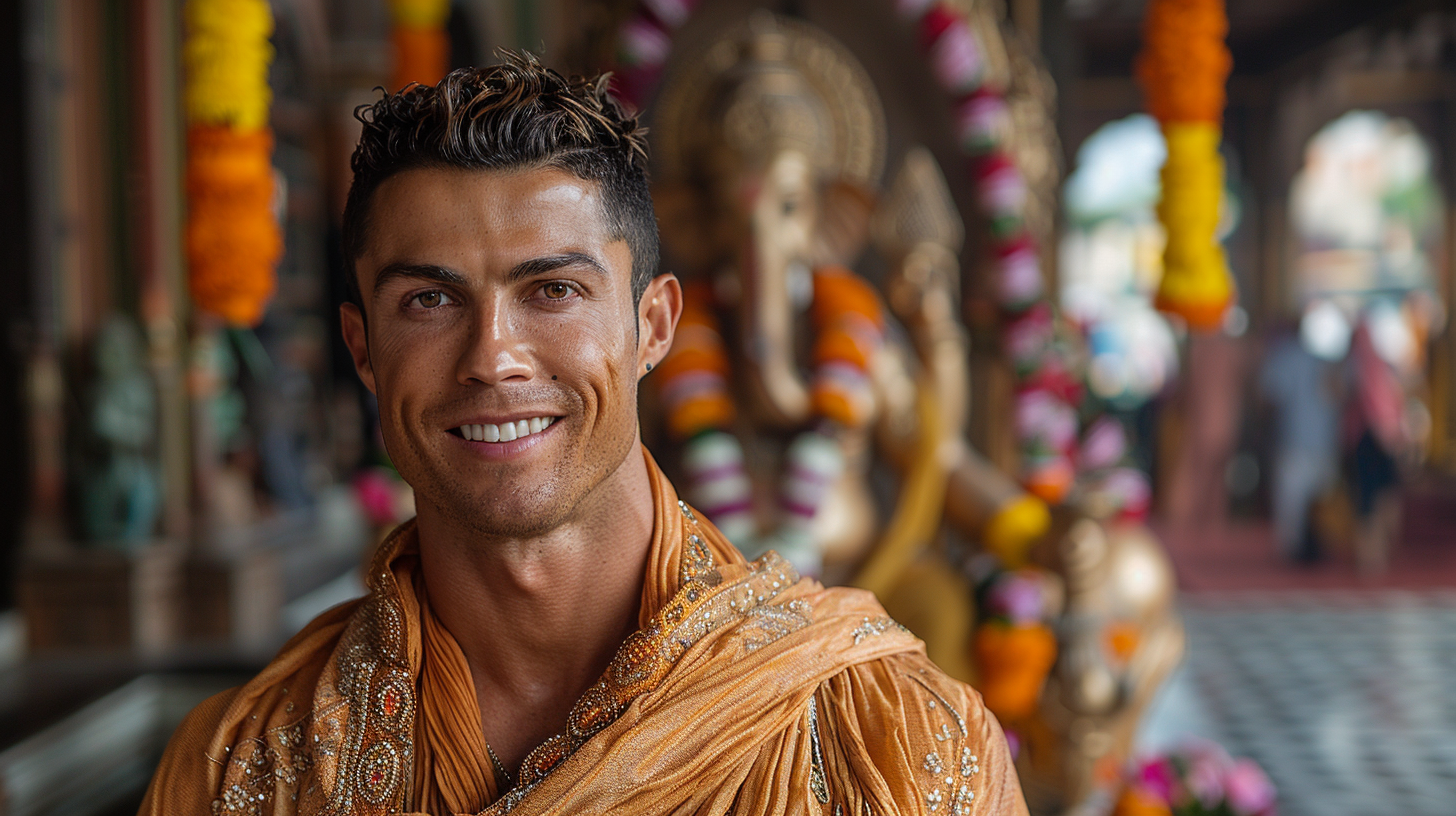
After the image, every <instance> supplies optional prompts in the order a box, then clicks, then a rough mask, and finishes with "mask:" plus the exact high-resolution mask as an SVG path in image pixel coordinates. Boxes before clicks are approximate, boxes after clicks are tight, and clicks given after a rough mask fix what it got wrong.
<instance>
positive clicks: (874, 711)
mask: <svg viewBox="0 0 1456 816" xmlns="http://www.w3.org/2000/svg"><path fill="white" fill-rule="evenodd" d="M818 697H819V699H820V700H822V701H823V707H824V709H826V710H825V711H823V712H820V716H821V717H825V718H826V719H828V720H829V721H830V724H829V729H828V730H831V731H832V732H833V735H834V736H835V737H836V738H837V739H836V740H835V742H836V743H837V745H838V750H841V751H847V752H850V753H856V752H862V756H863V759H864V760H866V761H867V765H868V766H869V767H873V768H874V769H875V774H876V776H877V777H878V781H877V782H876V783H875V784H874V785H873V787H876V788H879V789H881V790H883V791H885V793H886V795H888V796H889V797H890V798H891V799H892V800H893V801H895V802H897V803H899V804H901V805H907V804H908V803H910V802H912V801H914V802H917V803H921V804H923V806H924V807H925V808H928V809H930V810H937V809H941V808H940V806H941V805H942V804H943V805H944V806H945V807H944V810H946V811H947V812H950V813H969V812H971V808H972V806H973V803H974V804H975V806H977V807H976V811H977V812H982V813H995V814H1001V813H1007V814H1013V813H1024V812H1025V810H1024V808H1025V804H1024V800H1023V799H1022V796H1021V791H1020V785H1019V784H1018V782H1017V779H1016V774H1015V771H1014V769H1013V767H1012V757H1011V752H1010V749H1009V746H1008V744H1007V741H1006V736H1005V734H1004V732H1003V731H1002V730H1001V726H1000V724H999V723H998V722H997V721H996V718H995V716H994V715H992V714H991V712H990V711H989V710H988V709H987V708H986V706H985V703H983V702H982V700H981V695H980V694H979V693H978V692H977V691H976V690H975V689H973V688H971V686H969V685H967V684H966V683H963V682H961V681H959V680H956V679H955V678H953V677H950V676H949V675H947V674H946V673H945V672H943V671H941V670H940V669H939V668H938V667H936V665H935V664H934V663H932V662H931V661H930V659H929V658H928V657H926V656H925V653H924V652H923V651H919V650H917V651H907V652H900V653H897V654H893V655H889V656H886V657H881V658H877V659H875V660H871V661H867V662H864V663H858V664H855V665H853V666H851V667H849V668H847V669H845V670H844V671H843V672H841V673H840V674H838V675H837V676H835V677H833V678H831V679H830V680H829V681H828V682H827V683H825V684H824V686H823V687H822V688H821V690H820V694H819V695H818ZM849 764H850V766H856V765H858V763H855V762H853V761H850V763H849ZM861 767H864V766H861Z"/></svg>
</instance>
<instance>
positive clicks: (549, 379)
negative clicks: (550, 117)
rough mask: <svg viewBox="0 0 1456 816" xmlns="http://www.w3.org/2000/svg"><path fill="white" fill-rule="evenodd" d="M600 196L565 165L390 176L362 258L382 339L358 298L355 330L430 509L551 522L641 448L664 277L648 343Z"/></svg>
mask: <svg viewBox="0 0 1456 816" xmlns="http://www.w3.org/2000/svg"><path fill="white" fill-rule="evenodd" d="M600 196H601V191H600V189H599V188H598V186H597V185H596V184H595V183H593V182H590V181H584V180H582V179H579V178H577V177H576V176H574V175H572V174H570V173H568V172H565V171H562V170H556V169H536V170H520V171H476V170H461V169H453V168H451V169H416V170H409V171H405V172H402V173H400V174H398V175H395V176H392V177H391V178H389V179H388V180H386V181H385V182H384V183H383V184H381V185H380V186H379V188H378V189H377V190H376V191H375V194H374V198H373V201H372V204H371V210H370V214H369V225H368V240H367V245H366V246H365V248H364V253H363V255H362V256H361V257H360V258H359V259H358V261H357V264H356V270H357V274H358V276H359V287H360V291H361V293H362V299H363V303H364V310H365V312H366V313H367V317H368V332H367V338H366V337H365V332H364V327H363V320H362V318H361V316H360V315H359V313H358V310H357V309H355V308H354V307H352V306H347V305H346V306H345V307H344V308H343V318H344V333H345V340H346V342H348V344H349V346H350V349H351V351H353V354H354V359H355V363H356V366H357V367H358V370H359V374H360V377H361V378H362V379H363V380H364V383H365V385H366V386H367V387H368V388H369V389H370V390H371V391H373V392H374V394H375V395H376V396H377V397H378V398H379V412H380V424H381V426H382V430H383V434H384V442H385V446H386V447H387V448H388V450H389V454H390V457H391V459H392V460H393V462H394V464H395V466H396V467H397V468H398V469H399V472H400V475H401V476H403V477H404V479H405V481H406V482H408V483H409V484H410V485H411V486H412V487H414V489H415V494H416V500H417V502H419V503H420V504H421V509H422V511H423V510H424V509H425V507H426V506H429V507H430V508H433V509H435V510H437V511H438V512H439V513H441V514H442V515H445V516H448V517H451V518H454V519H456V520H458V521H461V522H463V523H465V524H466V525H468V526H471V527H474V528H475V529H478V530H480V531H481V532H484V533H488V534H493V535H511V536H528V535H534V534H540V533H542V532H545V531H548V530H550V529H551V528H553V527H555V526H556V525H558V524H560V523H562V522H563V521H565V520H566V519H568V518H569V517H570V516H571V514H572V512H573V511H574V510H575V509H576V508H577V507H578V506H579V505H580V504H581V502H582V501H583V500H584V499H586V498H587V497H588V496H589V495H591V493H592V491H593V489H594V488H596V487H597V486H598V485H600V484H601V483H602V482H603V481H604V480H606V479H607V478H608V477H609V476H610V475H611V474H613V473H614V472H616V470H617V469H618V467H619V466H620V465H621V464H622V463H623V461H624V460H625V459H626V457H627V456H629V455H632V454H634V448H635V447H636V445H637V378H638V376H639V375H640V374H641V373H642V371H643V370H644V368H645V364H646V363H649V362H656V361H657V360H658V359H660V357H661V356H662V354H663V353H665V352H666V347H665V346H664V347H662V348H661V349H660V351H659V350H658V349H657V348H656V345H661V343H660V342H658V340H659V339H660V338H657V335H659V334H660V333H661V332H660V331H654V328H653V324H652V322H651V319H650V318H649V317H648V316H647V314H648V313H649V312H650V311H651V308H652V304H658V303H659V302H660V299H661V297H660V296H662V295H663V292H662V291H661V289H662V286H663V282H664V279H661V278H660V279H658V281H655V282H654V284H653V287H652V288H651V289H650V290H649V293H648V295H647V296H645V297H644V301H648V299H649V298H650V299H651V301H650V304H649V303H647V302H644V308H643V311H644V316H643V317H642V320H643V321H644V323H643V327H644V328H645V329H646V335H647V336H646V337H643V338H641V339H640V340H639V330H638V321H639V315H638V312H637V310H636V309H634V308H633V303H632V290H631V269H632V258H631V254H630V252H629V251H628V248H627V243H626V241H625V240H621V239H615V240H614V239H613V238H612V236H611V231H610V230H609V228H608V225H607V223H606V219H605V217H604V214H603V209H602V201H601V198H600ZM675 293H676V282H675V281H672V282H671V292H668V293H667V296H668V297H669V299H672V298H675V297H676V294H675ZM673 302H674V303H675V302H676V301H675V300H674V301H673ZM672 318H673V319H672V320H671V321H669V322H670V323H675V318H676V313H675V311H674V313H673V315H672ZM654 338H657V339H654ZM666 342H667V343H668V344H670V343H671V326H670V325H669V326H668V328H667V338H666Z"/></svg>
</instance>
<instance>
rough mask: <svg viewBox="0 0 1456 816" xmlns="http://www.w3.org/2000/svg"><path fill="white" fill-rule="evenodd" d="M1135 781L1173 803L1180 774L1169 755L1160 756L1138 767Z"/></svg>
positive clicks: (1148, 790) (1136, 783)
mask: <svg viewBox="0 0 1456 816" xmlns="http://www.w3.org/2000/svg"><path fill="white" fill-rule="evenodd" d="M1133 783H1134V784H1135V785H1137V786H1138V787H1140V788H1142V789H1143V790H1145V791H1147V792H1148V793H1151V794H1154V795H1156V796H1157V797H1158V798H1160V799H1162V800H1163V801H1164V802H1166V803H1168V804H1170V805H1171V804H1172V803H1173V791H1174V790H1175V789H1176V788H1177V786H1178V775H1177V772H1176V771H1174V770H1173V765H1172V763H1170V762H1169V761H1168V759H1167V757H1158V758H1157V759H1150V760H1148V761H1146V762H1144V763H1143V764H1142V765H1141V766H1140V767H1139V768H1138V770H1137V774H1136V776H1135V777H1134V779H1133Z"/></svg>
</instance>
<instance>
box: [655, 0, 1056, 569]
mask: <svg viewBox="0 0 1456 816" xmlns="http://www.w3.org/2000/svg"><path fill="white" fill-rule="evenodd" d="M652 133H653V135H654V138H655V139H656V144H655V154H656V157H657V161H658V167H657V168H656V170H655V174H656V177H657V179H658V183H657V186H656V189H655V191H654V195H655V198H656V202H657V207H658V217H659V220H660V222H661V224H662V230H663V239H664V244H665V246H666V248H667V250H668V253H669V257H670V258H671V259H672V260H673V261H674V262H675V264H677V265H678V267H679V270H680V271H681V273H682V277H683V279H684V281H685V287H684V289H685V305H684V311H683V317H682V321H681V323H680V324H679V328H678V334H677V340H676V343H675V345H674V347H673V349H672V352H671V353H670V354H669V355H668V357H667V358H666V359H665V360H664V361H663V363H662V365H661V367H660V369H659V371H658V373H657V375H656V378H657V381H658V385H659V393H660V397H661V409H662V411H663V413H664V414H665V417H664V418H665V423H666V426H667V428H668V431H669V434H670V436H671V437H672V441H673V443H674V446H675V449H676V451H677V452H678V453H679V456H678V457H677V458H678V462H677V464H678V466H679V475H680V476H681V477H683V479H682V481H683V482H684V483H685V484H686V485H687V488H686V489H687V492H688V495H689V496H690V497H691V498H692V499H693V501H694V502H695V503H696V504H697V505H698V506H699V507H700V508H701V509H702V510H703V511H704V512H705V513H707V514H708V515H709V516H710V517H711V518H712V519H713V520H714V521H715V522H716V523H717V524H718V526H719V527H720V528H721V529H722V530H723V532H724V533H725V535H727V536H728V537H729V538H730V539H731V540H732V541H733V542H734V543H735V544H737V545H738V546H739V547H740V548H742V549H743V550H745V552H748V553H749V554H757V553H759V552H762V551H764V550H767V549H774V550H777V551H778V552H779V553H780V554H781V555H783V556H784V557H786V558H788V559H789V560H790V561H792V562H793V563H795V565H796V566H798V567H799V568H800V569H801V570H802V571H804V572H806V573H809V574H815V575H823V576H824V577H826V578H827V579H830V580H834V581H837V582H845V581H849V580H851V579H853V578H854V577H855V576H856V574H857V573H859V572H862V571H863V570H864V569H866V568H873V567H874V566H875V563H874V562H875V557H876V556H878V555H879V554H880V552H879V551H880V550H881V549H882V548H880V547H878V546H876V545H877V543H878V542H881V541H882V539H883V538H884V536H885V535H886V534H887V532H889V531H893V529H895V524H896V522H898V524H899V529H901V530H905V531H906V532H905V533H901V535H900V538H902V539H906V540H912V539H917V537H918V538H919V539H929V538H930V537H933V536H934V535H935V533H936V531H937V528H938V525H939V523H940V520H941V518H942V515H943V510H944V509H945V508H947V507H952V506H953V507H954V508H955V512H954V513H953V517H954V519H955V520H956V521H957V522H958V523H959V524H960V526H961V528H962V530H963V532H964V533H965V535H966V536H967V537H968V538H973V539H975V540H978V541H984V540H986V539H987V538H988V536H989V537H990V538H991V539H994V540H995V542H996V546H999V547H1000V548H1002V549H1004V550H1007V551H1024V550H1025V548H1026V547H1028V546H1029V545H1030V544H1031V542H1032V541H1033V540H1035V539H1036V538H1037V537H1038V536H1039V535H1040V534H1041V533H1042V532H1043V530H1044V528H1045V524H1046V519H1047V516H1046V512H1045V508H1044V506H1042V505H1041V504H1040V503H1039V502H1037V501H1036V500H1035V499H1031V498H1029V497H1027V496H1025V495H1024V494H1023V493H1022V492H1021V491H1020V490H1019V489H1018V488H1017V487H1016V486H1015V485H1014V484H1013V483H1012V482H1011V481H1010V480H1008V479H1006V478H1005V477H1004V476H1002V475H1001V474H1000V473H999V472H997V471H995V470H994V469H992V468H990V467H988V466H986V465H985V464H984V462H983V461H982V460H981V459H980V458H979V457H978V456H976V454H975V452H974V451H972V450H971V448H970V447H969V446H968V445H966V444H965V443H964V441H963V434H962V433H961V430H962V428H961V426H962V425H963V424H964V419H965V414H966V403H967V396H966V395H967V392H968V387H967V374H966V368H965V352H966V348H965V339H964V332H963V330H962V329H961V327H960V324H959V322H958V318H957V316H956V315H957V308H956V303H957V302H958V296H957V293H956V284H957V282H958V279H959V264H958V262H957V257H956V254H957V252H958V250H959V248H960V242H961V226H960V223H959V220H958V219H957V218H956V217H955V212H954V208H953V206H952V205H951V204H950V201H949V194H948V192H947V191H946V190H945V183H944V180H943V179H941V178H940V177H939V175H938V172H939V171H938V170H937V169H935V168H934V163H933V161H930V159H929V157H928V154H924V153H923V152H921V153H917V154H914V155H915V156H917V157H919V158H918V159H917V160H916V161H912V162H907V168H918V169H910V170H907V171H902V174H901V175H902V176H904V177H906V178H907V179H910V180H909V181H908V182H907V184H906V185H899V186H901V187H905V188H906V190H905V192H904V194H903V195H901V196H900V197H899V201H898V202H897V204H898V206H889V207H887V206H886V205H887V203H888V202H884V201H879V200H878V197H877V195H876V190H875V185H876V184H877V182H878V180H879V175H880V173H881V171H882V165H883V163H884V152H885V125H884V120H883V114H882V112H881V109H880V105H879V101H878V99H877V98H876V96H875V92H874V88H873V85H872V84H871V83H870V81H869V78H868V77H867V76H866V75H865V74H864V71H863V69H862V68H861V67H860V66H859V65H858V63H856V62H855V61H854V59H853V58H852V57H851V56H850V55H849V54H848V53H847V52H846V51H845V50H844V49H843V48H842V47H841V46H840V45H839V44H838V43H836V42H834V41H833V40H831V39H830V38H829V37H827V36H826V35H824V34H823V33H821V32H820V31H818V30H817V29H815V28H812V27H810V26H808V25H806V24H803V23H800V22H796V21H791V20H785V19H781V18H777V17H774V16H772V15H768V14H760V15H758V16H755V17H753V18H751V19H750V20H749V21H747V22H745V23H744V24H743V25H741V26H740V27H738V28H736V29H734V30H732V31H729V32H726V33H725V34H723V35H722V36H720V37H719V38H718V39H717V41H716V42H715V43H713V44H712V45H710V46H709V47H708V48H707V49H706V51H704V52H703V53H702V54H701V55H700V56H698V57H697V58H696V59H694V60H693V61H692V62H690V63H687V64H684V65H683V66H681V68H680V69H679V70H678V71H676V72H675V73H674V74H672V75H670V76H669V78H668V80H667V83H666V85H665V87H664V88H663V91H662V93H661V95H660V97H659V99H658V102H657V104H656V105H655V107H654V116H653V120H652ZM927 162H928V163H929V171H928V173H927V172H926V166H927V165H926V163H927ZM906 173H909V176H906ZM926 178H930V179H931V181H930V182H929V192H928V193H927V192H924V189H926V183H925V181H924V180H925V179H926ZM917 181H918V182H919V184H918V186H917V183H916V182H917ZM937 184H938V185H939V186H938V187H936V186H935V185H937ZM927 202H928V203H927ZM917 206H918V207H919V210H916V208H917ZM937 207H938V208H939V209H938V210H937V209H936V208H937ZM912 211H916V212H931V213H934V216H935V217H929V218H926V217H920V218H919V220H918V221H917V219H916V218H915V217H911V216H910V215H907V214H908V213H911V212H912ZM872 233H874V235H875V237H876V238H878V239H880V240H877V242H876V243H877V244H879V245H880V248H881V249H882V255H883V256H884V257H885V260H887V261H888V262H889V263H890V264H891V267H892V268H891V271H890V273H889V275H888V279H887V281H886V282H885V283H886V289H887V290H888V291H890V292H891V294H892V297H891V299H890V301H889V304H888V305H889V307H890V308H887V307H886V303H885V301H884V300H883V299H882V297H881V295H880V291H879V290H878V289H877V288H876V286H875V285H873V284H872V283H871V282H870V281H869V280H867V279H865V278H863V277H861V276H860V275H858V274H856V273H855V272H853V271H851V270H850V269H849V268H848V264H849V263H850V262H852V261H853V260H854V259H856V257H857V256H858V255H859V254H860V253H861V252H862V251H863V249H864V248H865V246H866V244H867V243H868V242H869V239H870V236H871V234H872ZM877 462H884V463H885V464H887V465H888V466H889V467H890V469H891V470H893V471H894V472H895V473H896V474H897V476H898V477H899V482H900V484H901V487H902V489H901V490H899V495H898V497H897V502H896V508H897V514H896V515H897V516H899V518H896V517H895V516H892V521H891V522H890V524H891V526H890V528H887V527H886V525H885V524H884V523H883V522H882V520H881V519H879V518H877V514H876V508H877V506H878V504H877V502H876V500H875V496H874V495H873V494H872V490H871V473H872V469H873V467H874V466H875V464H876V463H877ZM917 473H918V474H920V475H919V477H918V479H917V478H916V474H917ZM912 482H913V483H914V485H915V486H916V491H915V494H916V495H919V496H923V498H921V499H919V501H918V504H916V503H910V504H907V502H906V499H908V498H909V493H907V490H908V489H909V486H910V485H911V483H912ZM912 511H914V512H912ZM912 521H913V522H917V523H918V525H919V527H918V528H917V529H916V530H912V529H909V528H914V527H915V525H914V524H911V522H912ZM917 530H918V536H917V535H907V534H906V533H909V532H917ZM923 543H925V542H924V541H923V540H920V541H913V542H912V543H911V544H907V545H906V546H904V547H902V548H900V550H901V551H903V552H902V554H901V556H900V557H901V558H902V559H903V560H907V561H908V560H911V559H913V556H914V555H915V552H914V551H915V546H914V545H915V544H923ZM905 556H909V558H906V557H905ZM903 566H904V565H903V564H902V565H893V564H892V565H889V566H888V567H880V568H879V570H878V572H879V573H881V574H883V575H885V576H886V577H888V576H889V574H890V573H898V572H899V571H900V568H901V567H903ZM870 578H871V579H872V580H873V579H874V578H875V570H874V569H871V575H870ZM876 588H877V589H888V588H889V587H888V585H887V586H884V587H876Z"/></svg>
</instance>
